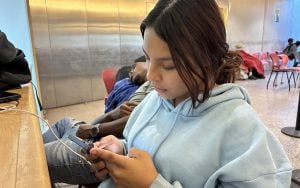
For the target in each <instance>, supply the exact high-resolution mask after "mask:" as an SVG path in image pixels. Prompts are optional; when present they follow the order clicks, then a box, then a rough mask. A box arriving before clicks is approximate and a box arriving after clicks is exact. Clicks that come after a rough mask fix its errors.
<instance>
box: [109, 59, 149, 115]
mask: <svg viewBox="0 0 300 188" xmlns="http://www.w3.org/2000/svg"><path fill="white" fill-rule="evenodd" d="M134 62H135V63H134V64H133V66H132V68H131V71H130V72H129V78H124V79H122V80H120V81H117V82H116V83H115V85H114V87H113V89H112V91H111V92H110V93H109V95H108V97H107V100H106V104H105V113H107V112H109V111H111V110H113V109H115V108H116V107H118V106H119V105H120V104H122V103H123V102H124V101H126V100H127V99H128V97H129V96H130V95H131V94H132V93H134V92H135V91H136V90H137V89H138V88H139V87H140V86H141V85H142V84H143V83H145V81H146V80H147V78H146V74H147V64H146V59H145V56H141V57H139V58H137V59H136V60H134Z"/></svg>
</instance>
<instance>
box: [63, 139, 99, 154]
mask: <svg viewBox="0 0 300 188" xmlns="http://www.w3.org/2000/svg"><path fill="white" fill-rule="evenodd" d="M68 138H69V139H70V140H72V141H73V142H75V143H76V144H77V145H78V146H80V147H81V148H82V149H83V150H84V151H85V152H86V153H87V154H89V153H90V149H91V148H93V147H94V144H92V143H87V142H85V141H84V140H82V139H80V138H78V137H76V136H74V135H69V137H68Z"/></svg>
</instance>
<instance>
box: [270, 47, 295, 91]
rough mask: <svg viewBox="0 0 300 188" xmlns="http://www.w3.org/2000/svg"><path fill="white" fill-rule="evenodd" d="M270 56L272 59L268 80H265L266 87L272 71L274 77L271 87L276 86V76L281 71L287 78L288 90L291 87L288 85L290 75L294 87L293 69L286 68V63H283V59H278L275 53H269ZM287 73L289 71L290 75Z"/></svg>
mask: <svg viewBox="0 0 300 188" xmlns="http://www.w3.org/2000/svg"><path fill="white" fill-rule="evenodd" d="M270 58H271V60H272V69H271V73H270V77H269V79H268V82H267V89H268V86H269V82H270V80H271V77H272V74H273V73H275V77H274V81H273V87H276V86H277V76H278V74H279V73H280V72H281V73H283V74H284V73H285V74H286V78H287V80H288V85H289V91H290V89H291V86H290V80H291V77H293V79H294V84H295V87H296V81H295V76H294V72H295V70H294V69H293V68H287V67H286V64H283V61H281V60H280V58H279V56H278V55H277V54H276V53H271V54H270ZM289 73H290V75H289ZM281 84H282V82H281Z"/></svg>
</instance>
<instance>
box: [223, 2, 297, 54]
mask: <svg viewBox="0 0 300 188" xmlns="http://www.w3.org/2000/svg"><path fill="white" fill-rule="evenodd" d="M297 1H299V0H297ZM229 2H230V4H231V9H230V12H229V18H228V28H227V31H228V32H227V36H228V42H229V44H230V46H231V48H232V49H234V48H235V45H237V44H241V45H242V46H243V47H244V49H245V50H246V51H248V52H250V53H252V52H259V51H275V50H281V49H283V48H284V46H285V45H286V44H287V39H288V38H289V37H291V36H292V28H293V27H292V26H293V25H292V21H293V19H291V17H292V15H294V14H295V12H293V11H292V10H293V7H294V1H288V0H251V1H248V0H230V1H229ZM277 9H278V10H279V22H275V21H274V15H275V10H277ZM294 21H295V20H294ZM295 22H296V21H295ZM298 22H299V19H298Z"/></svg>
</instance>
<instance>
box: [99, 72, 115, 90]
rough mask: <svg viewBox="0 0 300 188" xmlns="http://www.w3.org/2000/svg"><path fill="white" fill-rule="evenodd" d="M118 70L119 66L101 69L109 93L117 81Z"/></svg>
mask: <svg viewBox="0 0 300 188" xmlns="http://www.w3.org/2000/svg"><path fill="white" fill-rule="evenodd" d="M117 71H118V68H108V69H103V70H102V71H101V76H102V79H103V82H104V85H105V88H106V92H107V94H109V93H110V92H111V90H112V89H113V87H114V84H115V82H116V74H117Z"/></svg>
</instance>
